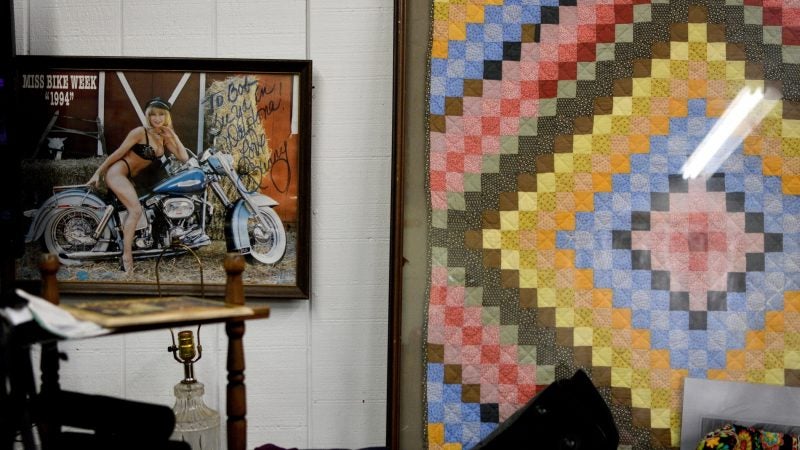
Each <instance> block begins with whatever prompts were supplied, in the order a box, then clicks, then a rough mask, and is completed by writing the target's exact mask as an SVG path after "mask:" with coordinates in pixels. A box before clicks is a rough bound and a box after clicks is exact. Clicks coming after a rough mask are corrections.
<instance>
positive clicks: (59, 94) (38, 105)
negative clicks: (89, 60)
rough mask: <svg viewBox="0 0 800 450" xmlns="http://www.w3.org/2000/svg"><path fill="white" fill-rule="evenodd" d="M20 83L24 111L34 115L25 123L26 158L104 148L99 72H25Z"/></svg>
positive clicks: (86, 152)
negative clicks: (101, 141) (99, 106)
mask: <svg viewBox="0 0 800 450" xmlns="http://www.w3.org/2000/svg"><path fill="white" fill-rule="evenodd" d="M19 83H20V84H19V86H20V87H21V89H20V90H19V93H18V95H19V97H20V100H21V101H20V104H21V107H22V108H23V109H24V111H22V112H24V114H25V117H27V118H30V121H29V123H23V124H22V126H23V127H24V130H23V135H22V136H21V138H22V139H23V143H24V144H25V149H26V152H25V156H26V157H29V158H48V159H61V157H62V156H63V157H65V158H75V157H88V156H95V155H98V153H101V152H102V151H103V150H102V145H101V144H100V143H99V142H100V140H99V138H100V137H101V132H102V119H101V118H100V117H99V116H100V114H99V109H98V93H99V92H100V90H101V89H102V79H101V74H100V73H99V72H81V71H70V72H48V73H39V72H37V73H23V74H21V76H20V79H19Z"/></svg>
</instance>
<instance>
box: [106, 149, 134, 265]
mask: <svg viewBox="0 0 800 450" xmlns="http://www.w3.org/2000/svg"><path fill="white" fill-rule="evenodd" d="M106 185H107V186H108V187H109V189H111V190H112V191H113V192H114V194H116V196H117V198H118V199H119V201H120V202H122V204H123V205H125V208H126V209H127V210H128V216H127V218H126V219H125V223H123V224H122V244H123V245H122V267H123V269H124V270H125V272H126V273H128V274H130V273H131V272H133V235H134V234H135V233H136V224H137V223H139V218H140V217H141V216H142V205H140V204H139V196H138V195H137V194H136V189H135V188H134V187H133V184H132V183H131V180H130V179H129V178H128V166H127V165H126V164H125V163H124V162H121V161H119V162H116V163H114V164H112V165H111V167H109V168H108V171H107V172H106Z"/></svg>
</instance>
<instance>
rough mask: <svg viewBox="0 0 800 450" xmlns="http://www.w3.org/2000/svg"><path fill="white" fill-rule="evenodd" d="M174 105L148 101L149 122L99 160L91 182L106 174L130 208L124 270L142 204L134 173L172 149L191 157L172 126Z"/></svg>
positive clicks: (130, 256)
mask: <svg viewBox="0 0 800 450" xmlns="http://www.w3.org/2000/svg"><path fill="white" fill-rule="evenodd" d="M170 108H171V105H170V104H169V102H167V101H165V100H162V99H161V98H159V97H155V98H153V99H152V100H150V101H148V102H147V104H146V105H145V116H146V117H147V125H146V126H141V127H136V128H134V129H133V130H131V131H130V133H128V136H127V137H126V138H125V140H124V141H122V144H121V145H120V146H119V148H117V149H116V150H114V153H112V154H110V155H108V158H106V160H105V161H103V163H102V164H100V167H98V168H97V171H95V173H94V175H92V178H90V179H89V182H88V184H89V185H92V186H97V184H98V183H99V182H100V177H101V176H103V174H105V182H106V185H107V186H108V188H109V189H111V190H112V191H113V192H114V194H116V196H117V198H119V200H120V201H121V202H122V204H123V205H125V208H126V209H127V210H128V217H127V218H126V219H125V223H124V224H123V225H122V237H123V249H122V270H124V271H125V273H127V274H130V273H131V272H132V271H133V235H134V233H135V231H136V224H137V223H138V222H139V218H140V217H141V216H142V206H141V205H140V204H139V197H138V195H137V193H136V189H135V188H134V187H133V183H132V182H131V177H134V176H135V175H136V174H137V173H139V172H140V171H141V170H142V169H144V168H146V167H147V166H149V165H150V164H151V163H152V162H153V161H154V160H156V159H158V158H160V157H161V156H163V155H164V152H165V151H169V152H170V153H172V154H173V155H175V157H176V158H178V160H180V161H186V160H188V159H189V155H188V153H187V152H186V148H185V147H184V146H183V144H182V143H181V140H180V139H179V138H178V135H177V134H175V130H173V129H172V116H171V115H170Z"/></svg>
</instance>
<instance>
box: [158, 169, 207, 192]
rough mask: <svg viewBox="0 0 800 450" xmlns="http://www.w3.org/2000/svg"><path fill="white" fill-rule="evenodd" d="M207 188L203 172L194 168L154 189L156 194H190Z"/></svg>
mask: <svg viewBox="0 0 800 450" xmlns="http://www.w3.org/2000/svg"><path fill="white" fill-rule="evenodd" d="M205 188H206V175H205V174H204V173H203V171H202V170H200V169H197V168H192V169H189V170H186V171H183V172H180V173H177V174H175V175H173V176H171V177H169V178H167V179H165V180H163V181H162V182H160V183H158V184H157V185H156V186H155V187H154V188H153V193H155V194H190V193H192V192H198V191H202V190H203V189H205Z"/></svg>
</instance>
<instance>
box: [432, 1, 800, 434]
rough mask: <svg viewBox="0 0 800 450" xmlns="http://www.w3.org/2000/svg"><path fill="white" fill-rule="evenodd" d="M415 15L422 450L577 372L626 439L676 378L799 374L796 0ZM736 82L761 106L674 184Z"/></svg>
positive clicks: (669, 417)
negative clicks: (715, 155)
mask: <svg viewBox="0 0 800 450" xmlns="http://www.w3.org/2000/svg"><path fill="white" fill-rule="evenodd" d="M431 17H432V20H431V34H430V55H429V65H428V70H429V73H428V76H429V83H428V92H427V94H428V97H427V98H428V110H427V111H428V114H427V117H426V121H427V126H428V130H429V133H428V137H429V141H428V149H427V150H428V157H427V171H428V189H429V200H430V204H429V205H430V214H429V218H430V232H429V240H428V245H429V258H430V272H429V282H428V291H427V292H428V298H427V301H428V309H427V317H426V343H425V345H426V348H425V351H424V354H425V365H426V373H425V384H426V387H425V397H426V398H425V401H426V407H425V415H426V417H425V425H426V439H427V442H426V445H427V447H428V448H431V449H462V448H463V449H467V448H470V447H471V446H474V445H475V444H476V443H478V442H479V441H480V440H481V438H483V437H485V436H486V435H488V434H489V433H490V432H491V431H492V430H494V429H495V428H496V427H497V425H498V424H499V423H501V422H503V421H504V420H505V419H507V418H508V417H509V416H510V415H511V414H513V412H514V411H516V410H517V409H518V408H520V407H521V406H523V405H524V404H525V403H526V402H527V401H528V400H529V399H530V398H532V397H533V396H534V395H535V394H536V393H537V392H540V391H541V390H542V389H544V388H545V387H546V386H548V385H549V384H550V383H552V382H553V381H554V380H556V379H560V378H565V377H569V376H571V375H572V374H573V373H574V371H575V370H576V369H577V368H583V369H585V370H586V372H587V373H588V374H589V375H590V376H591V378H592V381H593V382H594V384H595V385H596V386H597V387H598V389H599V390H600V392H601V394H602V395H603V396H604V398H605V399H606V400H607V402H608V404H609V406H610V407H611V409H612V413H613V415H614V418H615V421H616V423H617V426H618V428H619V431H620V436H621V444H622V447H623V448H631V449H646V448H671V447H676V446H677V445H678V443H679V439H680V425H681V407H682V385H683V380H684V378H685V377H695V378H708V379H721V380H735V381H746V382H752V383H767V384H775V385H800V240H799V239H798V237H799V235H798V233H800V220H798V219H800V201H798V194H800V83H798V82H799V81H800V65H799V64H800V46H798V45H799V44H800V2H796V1H791V2H790V1H785V2H782V1H755V0H745V1H742V0H725V1H691V2H689V1H685V0H677V1H669V2H667V1H657V2H647V1H644V0H600V1H582V0H578V1H576V0H562V1H557V0H449V1H448V0H434V1H433V2H432V5H431ZM753 89H762V90H764V91H765V92H769V93H772V94H771V97H770V100H772V103H771V105H772V106H771V107H770V108H769V110H768V111H767V112H766V113H765V114H766V115H765V116H764V117H763V119H761V120H760V122H758V123H757V124H756V126H755V127H754V128H753V129H752V130H750V131H749V132H748V133H747V134H746V135H744V136H741V139H739V141H738V142H736V143H735V144H731V145H732V148H731V150H733V152H732V154H731V155H730V156H729V157H728V158H727V159H725V160H724V162H723V163H722V165H721V166H720V167H719V168H718V169H716V170H715V171H714V173H713V174H709V175H708V176H701V177H697V178H689V179H686V178H684V177H683V176H682V167H683V166H684V164H685V163H686V161H687V159H688V158H689V156H690V155H691V154H692V152H693V151H694V150H695V149H696V148H697V147H698V145H699V144H700V143H701V142H702V141H703V139H704V137H705V136H706V135H707V134H708V133H709V132H711V130H713V129H715V128H714V126H715V124H716V123H717V122H719V121H720V118H721V116H722V115H723V113H724V112H725V111H726V109H727V108H728V106H729V105H730V104H731V103H732V101H733V100H734V99H735V98H736V96H737V95H738V94H739V92H741V91H743V90H753ZM768 97H769V96H768Z"/></svg>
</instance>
